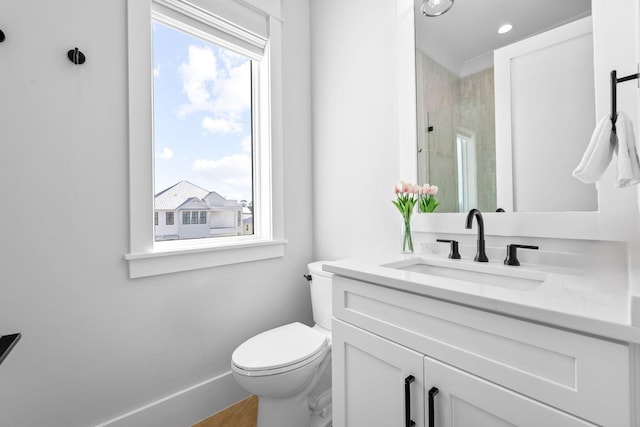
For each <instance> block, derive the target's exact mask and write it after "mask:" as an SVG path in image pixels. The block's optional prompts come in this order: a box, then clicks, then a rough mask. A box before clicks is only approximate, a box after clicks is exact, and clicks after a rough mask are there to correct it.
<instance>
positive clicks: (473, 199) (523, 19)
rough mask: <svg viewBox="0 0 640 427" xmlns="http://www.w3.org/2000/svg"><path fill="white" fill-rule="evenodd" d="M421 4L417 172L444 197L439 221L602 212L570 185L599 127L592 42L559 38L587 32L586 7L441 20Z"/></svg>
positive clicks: (462, 3)
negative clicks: (500, 212) (455, 216)
mask: <svg viewBox="0 0 640 427" xmlns="http://www.w3.org/2000/svg"><path fill="white" fill-rule="evenodd" d="M421 5H422V0H416V1H415V15H414V16H415V37H416V39H415V42H416V92H417V97H416V98H417V127H418V132H417V133H418V138H417V141H418V146H417V162H418V164H417V171H418V182H420V183H425V182H428V183H430V184H435V185H438V186H439V188H440V192H439V195H438V199H439V200H440V202H441V203H440V206H439V207H438V211H437V212H465V211H468V210H469V209H471V208H479V209H480V210H482V211H485V212H489V211H495V210H496V209H497V208H503V209H504V210H506V211H507V212H509V211H517V212H568V211H596V210H598V206H597V193H596V189H595V186H594V185H587V184H584V183H582V182H580V181H578V180H576V179H575V178H573V177H572V175H571V172H572V171H573V169H574V168H575V166H577V164H578V162H579V161H580V159H581V156H582V153H583V152H584V149H585V148H586V146H587V144H588V142H589V138H590V136H591V132H592V130H593V128H594V126H595V119H596V118H595V100H594V98H595V89H594V87H593V86H594V85H593V42H592V35H591V33H590V28H589V33H588V34H586V33H585V32H584V31H582V30H578V33H576V34H577V35H575V34H574V35H571V34H573V33H570V32H569V33H567V31H568V30H565V29H564V28H565V27H568V26H573V27H575V26H576V25H578V24H576V22H578V21H583V24H580V25H582V28H584V25H585V24H584V22H588V25H590V22H591V21H590V18H589V17H590V15H591V1H590V0H563V1H561V2H558V1H555V0H540V1H537V2H519V1H518V2H514V1H513V0H483V1H481V2H478V1H471V0H458V1H456V2H455V4H454V6H453V7H452V8H451V10H449V11H448V12H447V13H445V14H444V15H441V16H438V17H425V16H424V15H422V13H421V12H420V7H421ZM504 24H511V25H512V29H511V30H510V31H508V32H506V33H504V34H499V33H498V29H499V28H500V27H501V26H502V25H504ZM560 33H562V34H561V37H564V40H563V41H562V42H558V41H556V40H555V39H554V37H556V36H557V35H558V34H560ZM534 41H535V42H534ZM538 42H541V43H543V44H544V43H546V46H552V47H553V49H552V48H549V49H547V48H546V47H540V46H538V45H535V43H538ZM532 43H533V45H532ZM557 46H561V47H560V50H558V51H554V49H556V47H557ZM496 49H498V52H501V54H500V55H498V54H496V57H499V58H501V60H502V63H501V64H498V63H495V64H494V51H496ZM571 55H577V56H576V57H571ZM498 78H499V81H496V79H498ZM505 81H507V83H506V84H505ZM505 97H506V98H505ZM496 138H498V140H497V141H496Z"/></svg>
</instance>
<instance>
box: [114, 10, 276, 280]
mask: <svg viewBox="0 0 640 427" xmlns="http://www.w3.org/2000/svg"><path fill="white" fill-rule="evenodd" d="M197 3H198V1H197V0H155V1H153V3H152V1H151V0H128V1H127V18H128V22H127V28H128V45H129V51H128V61H129V187H130V194H129V203H130V213H129V218H130V220H129V222H130V248H129V253H127V254H125V259H126V260H127V261H128V264H129V276H130V277H131V278H136V277H146V276H153V275H158V274H165V273H172V272H179V271H187V270H195V269H199V268H207V267H215V266H221V265H228V264H236V263H241V262H249V261H256V260H262V259H269V258H276V257H282V256H284V247H285V244H286V240H285V239H284V220H283V194H282V193H283V190H282V188H283V182H282V66H281V64H282V52H281V49H282V34H281V26H282V25H281V24H282V23H281V20H280V18H279V17H278V16H276V15H274V14H273V10H271V11H270V13H269V14H267V13H264V12H261V11H259V10H258V9H256V8H253V7H249V6H247V4H246V3H244V2H242V3H241V2H236V1H233V0H216V2H215V3H216V8H217V9H218V10H217V11H216V13H220V12H221V11H222V13H223V14H224V12H225V10H227V9H228V10H229V11H230V13H229V16H231V17H233V16H240V15H251V14H253V15H254V16H257V17H258V18H259V17H260V15H262V17H263V18H264V19H265V20H266V22H265V28H268V37H266V38H265V39H264V56H263V58H262V60H261V61H260V66H259V70H258V73H257V74H258V76H257V78H259V79H260V81H259V86H260V88H262V89H261V92H260V93H259V94H257V98H255V99H256V104H254V108H253V112H254V113H255V114H258V112H260V113H261V114H260V116H259V117H254V123H256V122H257V124H258V125H257V129H254V138H253V139H254V141H255V140H256V138H259V140H260V142H259V143H258V144H255V143H254V147H253V149H254V151H253V168H254V177H255V178H254V200H255V201H256V202H255V203H254V205H255V206H257V207H258V209H259V210H258V212H256V215H255V216H254V219H255V220H256V223H254V234H253V235H243V236H236V237H218V238H208V239H189V240H184V241H180V240H177V241H176V240H174V241H163V242H155V241H154V217H153V215H152V212H153V211H154V209H153V206H154V205H153V194H154V184H153V164H154V148H153V129H152V123H153V122H152V120H153V119H152V117H153V105H152V96H153V82H152V78H153V77H152V76H153V73H152V70H153V65H152V50H151V49H152V47H151V43H152V31H151V23H152V16H154V13H157V11H158V10H159V9H163V8H167V7H169V8H170V9H173V10H175V9H180V12H181V13H186V14H187V16H189V15H191V17H192V18H193V17H197V18H203V17H204V18H206V19H210V22H208V23H209V24H211V23H212V22H213V23H214V24H215V23H217V24H219V25H218V26H217V27H216V28H215V31H217V32H220V31H223V32H229V33H230V34H232V35H233V36H236V37H237V36H238V35H240V36H242V35H243V34H246V35H247V36H248V37H253V36H255V35H253V34H251V33H250V32H246V31H243V29H242V28H241V27H239V26H238V25H233V24H232V23H230V21H229V20H227V19H225V17H224V16H220V17H218V16H217V15H214V14H213V13H211V12H209V11H207V10H205V9H203V8H200V7H198V6H197ZM217 3H219V4H217ZM243 8H245V10H243ZM255 37H257V36H255Z"/></svg>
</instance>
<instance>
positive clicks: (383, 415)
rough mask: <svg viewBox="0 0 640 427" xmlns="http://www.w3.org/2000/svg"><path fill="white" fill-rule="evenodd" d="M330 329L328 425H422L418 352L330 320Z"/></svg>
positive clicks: (340, 426)
mask: <svg viewBox="0 0 640 427" xmlns="http://www.w3.org/2000/svg"><path fill="white" fill-rule="evenodd" d="M332 328H333V337H334V340H333V342H332V355H333V356H332V357H333V365H332V375H333V426H334V427H372V426H394V427H395V426H402V427H405V426H410V425H415V426H416V427H424V384H423V382H422V381H423V360H424V355H422V354H420V353H416V352H415V351H412V350H409V349H407V348H406V347H402V346H400V345H398V344H395V343H393V342H391V341H388V340H385V339H383V338H380V337H379V336H376V335H373V334H371V333H369V332H365V331H363V330H362V329H359V328H356V327H353V326H351V325H348V324H346V323H343V322H341V321H339V320H336V319H334V320H333V326H332ZM411 378H413V381H412V380H411ZM407 379H409V380H408V381H407ZM407 392H408V395H409V400H408V401H409V402H410V413H409V418H407V416H406V402H405V397H406V395H407ZM411 421H413V422H414V423H415V424H411Z"/></svg>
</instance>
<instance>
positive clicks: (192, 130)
mask: <svg viewBox="0 0 640 427" xmlns="http://www.w3.org/2000/svg"><path fill="white" fill-rule="evenodd" d="M199 4H200V5H195V4H194V3H193V2H190V1H183V0H127V23H128V24H127V38H128V46H129V51H128V66H129V76H128V81H129V90H128V96H129V109H128V110H129V115H130V117H129V165H130V166H129V176H130V206H131V211H130V227H129V229H130V234H131V236H130V242H131V243H130V253H128V254H127V255H125V258H126V259H127V260H128V261H129V271H130V273H129V274H130V276H131V277H142V276H149V275H154V274H163V273H168V272H175V271H184V270H190V269H195V268H204V267H212V266H217V265H226V264H233V263H239V262H245V261H253V260H259V259H267V258H274V257H281V256H283V255H284V244H285V240H284V221H283V199H282V188H283V182H282V174H281V173H275V174H272V171H273V170H274V169H275V170H281V168H282V68H281V67H282V16H281V4H280V2H268V3H265V4H264V5H261V6H259V7H258V8H256V6H251V5H249V3H245V2H241V1H228V2H201V3H199ZM260 7H264V8H265V10H260V9H259V8H260ZM170 119H171V120H170ZM174 135H179V137H178V138H175V137H174ZM150 161H152V162H150ZM179 161H182V162H183V163H184V164H185V165H186V167H185V168H182V167H181V166H180V165H179V164H178V163H179ZM192 172H193V173H192ZM183 184H184V185H183ZM175 186H184V187H193V186H196V187H199V188H200V189H203V190H204V193H203V192H202V191H200V190H199V191H198V192H196V193H194V194H188V198H186V199H183V200H181V201H180V204H179V205H178V206H180V205H189V204H191V205H193V206H194V207H195V209H191V210H189V208H188V207H187V210H182V209H181V211H182V212H183V215H182V223H183V224H200V223H201V219H202V220H203V221H204V222H203V225H206V224H209V223H210V225H209V227H213V226H215V227H216V229H213V228H212V229H211V230H199V231H198V232H196V233H193V232H187V235H185V236H184V237H185V238H184V239H183V238H181V237H180V236H176V233H179V232H180V231H182V227H176V228H172V229H170V230H168V229H166V228H164V226H166V225H169V219H168V216H167V217H166V218H165V219H166V224H164V225H156V226H154V225H152V224H151V215H149V213H150V212H158V211H166V210H169V211H172V210H173V211H177V209H173V208H174V207H175V208H177V206H175V205H172V204H166V203H165V202H166V200H162V201H158V200H157V196H159V195H160V194H162V193H163V192H164V194H165V195H167V194H177V193H175V192H171V191H166V192H165V190H166V189H173V190H176V189H177V188H173V187H175ZM149 195H154V196H155V200H154V199H151V198H150V197H149ZM180 195H181V196H182V195H184V194H182V193H180ZM234 201H237V202H234ZM154 202H155V204H154ZM215 203H220V204H221V205H220V206H215ZM235 203H237V204H238V206H235ZM247 205H251V206H252V215H251V216H250V219H251V221H252V222H251V224H249V227H248V229H250V230H251V233H243V229H244V228H243V227H242V223H240V226H238V224H237V221H236V219H237V218H240V221H241V220H242V217H243V208H244V206H247ZM194 211H195V212H194ZM234 211H235V212H234ZM192 212H194V214H195V216H193V215H192ZM201 212H202V213H204V216H201V214H200V213H201ZM207 212H214V213H215V214H216V215H215V216H216V218H215V221H214V220H213V217H212V218H208V215H207ZM187 215H188V217H187ZM227 218H231V219H230V220H228V219H227ZM207 220H209V221H207ZM221 221H225V222H222V223H221ZM226 221H229V224H227V222H226ZM155 223H156V222H155V218H154V224H155ZM188 228H190V229H191V230H194V229H193V228H191V227H188ZM202 228H205V227H202ZM185 231H186V230H185ZM205 231H206V232H205ZM163 233H165V234H163ZM160 235H162V238H157V237H156V236H160ZM166 236H171V238H167V237H166ZM194 236H195V237H194ZM208 251H211V255H212V256H205V255H204V254H205V253H207V252H208Z"/></svg>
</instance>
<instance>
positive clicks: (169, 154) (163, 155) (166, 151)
mask: <svg viewBox="0 0 640 427" xmlns="http://www.w3.org/2000/svg"><path fill="white" fill-rule="evenodd" d="M158 157H160V158H161V159H164V160H169V159H170V158H172V157H173V151H171V150H170V149H168V148H167V147H165V148H164V149H163V150H162V153H161V154H159V155H158Z"/></svg>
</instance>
